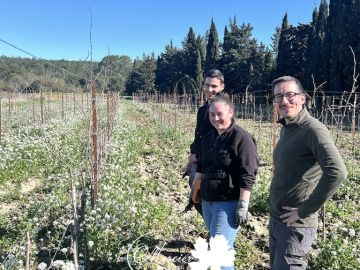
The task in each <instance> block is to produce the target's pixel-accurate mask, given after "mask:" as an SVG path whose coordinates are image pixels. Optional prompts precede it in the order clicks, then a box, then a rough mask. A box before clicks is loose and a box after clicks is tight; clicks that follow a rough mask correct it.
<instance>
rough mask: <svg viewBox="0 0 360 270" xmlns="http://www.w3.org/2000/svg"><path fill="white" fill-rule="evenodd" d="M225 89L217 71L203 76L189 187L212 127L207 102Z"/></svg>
mask: <svg viewBox="0 0 360 270" xmlns="http://www.w3.org/2000/svg"><path fill="white" fill-rule="evenodd" d="M224 88H225V83H224V75H223V74H222V73H221V71H219V70H217V69H212V70H209V71H208V72H207V73H206V75H205V81H204V85H203V90H204V93H205V95H206V98H207V100H206V102H205V104H204V105H203V106H201V107H200V108H199V110H198V112H197V117H196V128H195V138H194V141H193V143H192V144H191V145H190V155H189V157H188V161H189V167H190V177H189V185H190V187H191V185H192V183H193V181H194V176H195V173H196V168H197V161H198V159H199V156H200V153H201V144H202V140H203V138H204V136H205V135H206V134H207V133H209V131H210V130H211V129H213V128H214V127H213V126H212V124H211V122H210V119H209V102H210V101H211V100H212V99H213V98H214V97H215V96H216V95H218V94H219V93H221V92H222V91H223V90H224ZM195 208H196V210H197V211H198V212H199V213H200V214H201V205H200V204H195Z"/></svg>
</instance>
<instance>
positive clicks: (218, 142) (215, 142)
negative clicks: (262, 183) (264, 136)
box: [197, 122, 259, 201]
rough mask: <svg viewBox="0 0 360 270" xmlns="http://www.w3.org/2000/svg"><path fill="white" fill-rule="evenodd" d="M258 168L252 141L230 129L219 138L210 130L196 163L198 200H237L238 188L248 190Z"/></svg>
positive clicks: (237, 130) (234, 126)
mask: <svg viewBox="0 0 360 270" xmlns="http://www.w3.org/2000/svg"><path fill="white" fill-rule="evenodd" d="M258 167H259V156H258V153H257V150H256V143H255V140H254V138H253V137H252V136H251V135H250V134H249V133H248V132H247V131H245V130H244V129H243V128H241V127H239V126H238V125H236V124H235V123H234V122H233V123H232V125H231V126H230V127H229V128H228V129H227V130H226V131H225V132H224V133H223V134H221V135H219V134H218V132H217V130H216V129H213V130H211V131H210V132H209V133H208V134H207V135H206V136H205V138H204V139H203V143H202V155H201V158H200V160H199V162H198V169H197V171H198V172H199V173H203V174H204V178H203V180H202V181H201V187H200V194H201V198H202V199H203V200H206V201H232V200H239V196H240V188H243V189H245V190H250V191H251V190H252V187H253V185H254V183H255V178H256V174H257V171H258Z"/></svg>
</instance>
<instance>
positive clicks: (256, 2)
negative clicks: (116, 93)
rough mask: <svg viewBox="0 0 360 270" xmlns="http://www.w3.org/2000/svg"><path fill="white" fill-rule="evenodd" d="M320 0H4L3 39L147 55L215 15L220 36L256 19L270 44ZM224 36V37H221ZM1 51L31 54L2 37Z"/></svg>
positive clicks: (47, 53) (42, 47) (51, 53)
mask: <svg viewBox="0 0 360 270" xmlns="http://www.w3.org/2000/svg"><path fill="white" fill-rule="evenodd" d="M319 2H320V0H243V1H241V0H222V1H220V0H217V1H215V0H182V1H171V0H167V1H165V0H123V1H122V0H59V1H52V0H0V39H3V40H5V41H7V42H9V43H12V44H14V45H16V46H17V47H19V48H21V49H23V50H26V51H28V52H30V53H32V54H33V55H35V56H37V57H40V58H44V59H67V60H80V59H81V60H84V59H86V57H87V55H88V52H90V22H91V19H90V11H89V8H90V9H91V13H92V31H91V32H92V55H93V60H95V61H99V60H101V59H102V58H103V57H104V56H106V55H108V54H109V53H110V54H117V55H128V56H130V57H131V58H133V59H134V58H136V57H141V56H142V54H143V53H145V54H150V53H151V52H154V53H155V54H156V55H158V54H159V53H161V52H162V51H164V48H165V45H166V44H169V42H170V40H173V43H174V45H175V46H177V47H181V42H182V41H183V40H184V38H185V36H186V34H187V32H188V30H189V27H190V26H191V27H192V28H193V29H194V31H195V33H196V34H201V35H202V36H203V35H204V34H205V33H206V31H207V30H208V29H209V28H210V22H211V18H213V19H214V22H215V24H216V27H217V30H218V33H219V36H220V38H221V39H222V36H223V31H224V27H225V25H228V24H229V19H230V17H233V16H234V15H236V17H237V22H238V24H241V23H243V22H244V23H250V24H251V25H252V26H253V27H254V30H253V36H254V37H255V38H257V39H258V40H259V41H262V42H263V43H265V44H270V42H271V37H272V35H273V33H274V30H275V27H276V26H279V25H281V20H282V18H283V16H284V14H285V12H288V19H289V23H290V24H293V25H297V24H298V23H308V22H310V21H311V15H312V11H313V9H314V7H315V6H318V5H319ZM221 41H222V40H221ZM0 55H6V56H20V57H30V56H27V55H26V54H24V53H22V52H20V51H17V50H15V49H14V48H12V47H10V46H8V45H6V44H4V43H3V42H0Z"/></svg>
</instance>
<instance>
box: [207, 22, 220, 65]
mask: <svg viewBox="0 0 360 270" xmlns="http://www.w3.org/2000/svg"><path fill="white" fill-rule="evenodd" d="M219 58H220V44H219V37H218V33H217V30H216V26H215V23H214V20H213V19H211V26H210V32H209V37H208V41H207V45H206V60H205V70H206V71H207V70H210V69H214V68H218V61H219Z"/></svg>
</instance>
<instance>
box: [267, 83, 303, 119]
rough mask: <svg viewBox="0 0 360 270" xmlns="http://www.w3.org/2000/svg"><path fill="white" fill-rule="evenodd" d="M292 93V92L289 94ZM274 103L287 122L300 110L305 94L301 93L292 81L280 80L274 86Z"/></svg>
mask: <svg viewBox="0 0 360 270" xmlns="http://www.w3.org/2000/svg"><path fill="white" fill-rule="evenodd" d="M291 93H292V94H291ZM274 97H275V98H274V105H275V108H276V110H277V111H278V113H279V115H280V116H281V117H284V118H285V122H286V123H289V122H290V121H291V120H292V119H294V117H296V116H297V115H298V114H299V113H300V112H301V110H302V108H303V105H304V103H305V100H306V98H305V94H304V93H302V92H301V91H300V89H299V87H298V85H297V84H296V83H295V82H294V81H285V82H280V83H278V84H276V85H275V87H274Z"/></svg>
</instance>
